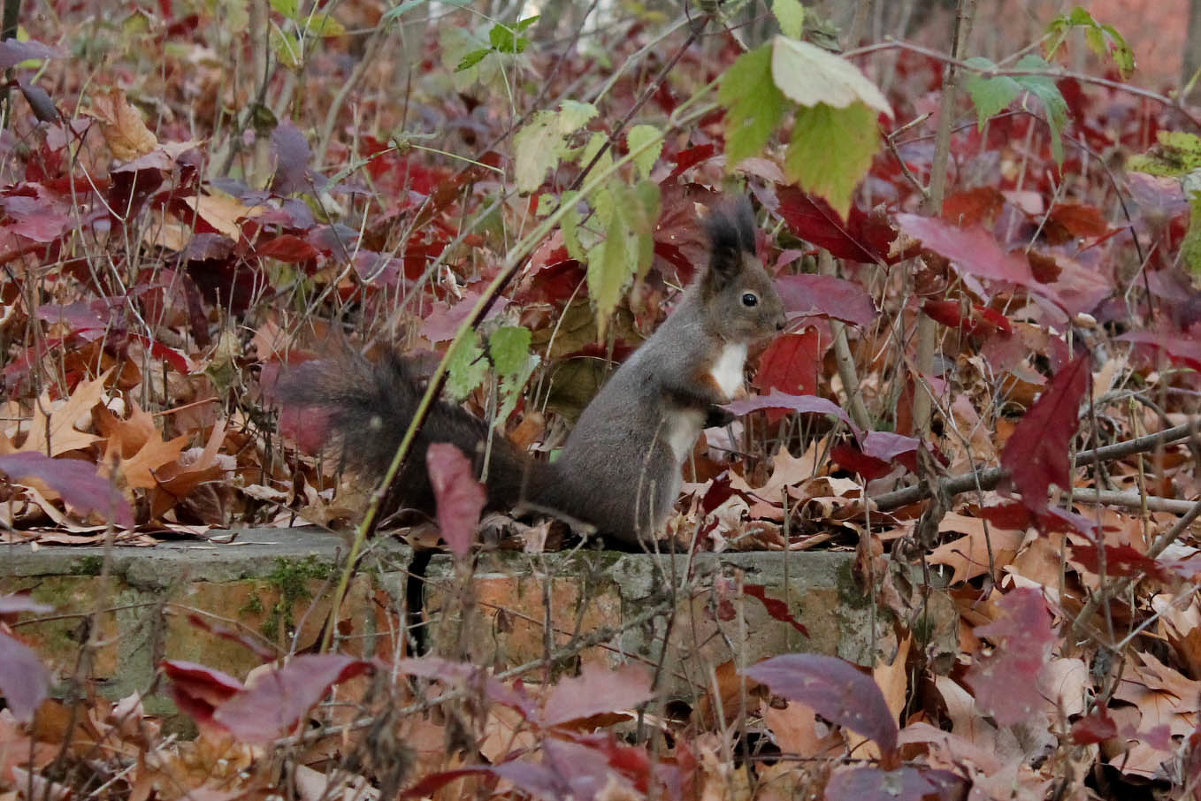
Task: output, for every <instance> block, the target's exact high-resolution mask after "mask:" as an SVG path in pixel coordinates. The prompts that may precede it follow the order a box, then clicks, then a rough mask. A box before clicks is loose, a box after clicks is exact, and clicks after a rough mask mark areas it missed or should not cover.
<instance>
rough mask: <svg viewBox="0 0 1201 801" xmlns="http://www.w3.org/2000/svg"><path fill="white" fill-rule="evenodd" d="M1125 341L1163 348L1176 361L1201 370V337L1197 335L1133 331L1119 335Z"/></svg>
mask: <svg viewBox="0 0 1201 801" xmlns="http://www.w3.org/2000/svg"><path fill="white" fill-rule="evenodd" d="M1118 339H1119V340H1121V341H1123V342H1135V343H1138V344H1140V345H1150V346H1151V347H1153V348H1157V349H1158V350H1162V351H1163V352H1164V353H1166V354H1167V356H1168V358H1169V359H1171V360H1172V361H1174V362H1179V363H1183V364H1185V365H1188V366H1189V367H1192V368H1193V369H1194V370H1201V339H1198V338H1197V337H1196V336H1189V335H1185V336H1177V335H1176V334H1174V333H1170V332H1167V331H1131V332H1129V333H1127V334H1122V335H1121V336H1120V337H1118Z"/></svg>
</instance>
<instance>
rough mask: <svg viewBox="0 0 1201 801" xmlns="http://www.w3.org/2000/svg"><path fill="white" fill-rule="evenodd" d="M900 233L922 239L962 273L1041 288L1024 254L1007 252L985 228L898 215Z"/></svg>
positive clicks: (926, 245)
mask: <svg viewBox="0 0 1201 801" xmlns="http://www.w3.org/2000/svg"><path fill="white" fill-rule="evenodd" d="M897 223H898V224H900V227H901V230H902V231H904V232H905V233H906V234H908V235H909V236H911V237H913V238H914V239H920V240H921V242H922V245H923V246H925V247H926V248H927V249H928V250H932V251H934V252H935V253H937V254H939V255H941V256H945V257H946V258H948V259H950V260H951V261H952V262H954V263H955V265H956V266H957V267H958V268H959V269H960V270H962V271H964V272H966V273H969V274H971V275H974V276H976V277H977V278H987V279H989V280H992V281H1008V282H1009V283H1012V284H1018V285H1020V286H1025V287H1033V286H1038V282H1037V281H1035V280H1034V276H1033V275H1032V274H1031V272H1030V265H1029V263H1028V262H1027V261H1026V257H1025V255H1024V254H1020V253H1006V252H1005V251H1003V250H1001V246H1000V245H999V244H997V238H996V237H995V236H993V235H992V234H991V233H989V232H988V231H986V230H984V229H983V228H978V227H973V228H957V227H956V226H954V225H951V224H950V223H948V222H945V221H943V220H937V219H934V218H932V217H920V216H918V215H916V214H898V215H897Z"/></svg>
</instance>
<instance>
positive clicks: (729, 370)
mask: <svg viewBox="0 0 1201 801" xmlns="http://www.w3.org/2000/svg"><path fill="white" fill-rule="evenodd" d="M745 366H746V343H745V342H742V343H740V344H737V345H734V344H727V345H726V346H725V347H723V348H722V349H721V353H719V354H718V355H717V361H716V362H714V363H713V369H712V370H711V371H710V375H712V376H713V382H714V383H715V384H717V386H718V388H719V389H720V390H721V392H722V394H723V395H725V396H726V399H727V400H733V398H734V396H735V395H736V394H737V393H738V390H739V388H740V387H741V386H742V372H743V368H744V367H745Z"/></svg>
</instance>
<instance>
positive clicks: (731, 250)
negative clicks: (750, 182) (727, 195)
mask: <svg viewBox="0 0 1201 801" xmlns="http://www.w3.org/2000/svg"><path fill="white" fill-rule="evenodd" d="M705 228H706V229H707V230H708V232H709V243H710V248H711V251H710V252H711V255H710V257H709V271H710V273H713V274H715V275H717V276H725V277H729V276H733V275H737V274H738V273H739V272H740V271H741V270H742V258H743V255H744V254H747V253H749V254H750V255H752V256H753V255H755V213H754V211H752V209H751V201H750V200H749V199H748V198H747V197H745V196H743V197H740V198H738V199H737V200H723V201H721V202H720V203H718V204H717V205H715V206H714V207H713V208H712V210H710V212H709V217H708V218H707V219H706V220H705Z"/></svg>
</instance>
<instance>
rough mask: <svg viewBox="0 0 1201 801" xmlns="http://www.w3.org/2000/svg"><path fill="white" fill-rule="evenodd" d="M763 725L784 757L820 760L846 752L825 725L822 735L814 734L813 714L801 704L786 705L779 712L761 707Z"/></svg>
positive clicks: (773, 708) (819, 732) (837, 737)
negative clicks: (789, 755) (790, 755)
mask: <svg viewBox="0 0 1201 801" xmlns="http://www.w3.org/2000/svg"><path fill="white" fill-rule="evenodd" d="M763 722H764V723H765V724H766V725H767V728H768V729H770V730H771V733H772V736H773V737H774V738H775V741H776V745H778V746H779V747H780V750H781V751H783V752H785V753H787V754H797V755H799V756H803V757H814V758H823V757H840V756H842V755H843V753H844V752H845V751H846V744H845V743H844V742H843V739H842V736H841V735H840V734H839V733H838V732H837V731H831V727H830V726H826V725H822V729H824V731H818V722H817V713H816V712H814V711H813V708H812V707H809V706H806V705H805V704H800V703H794V702H792V701H789V702H787V703H785V705H784V706H783V707H781V708H777V707H774V706H772V705H770V704H764V705H763Z"/></svg>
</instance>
